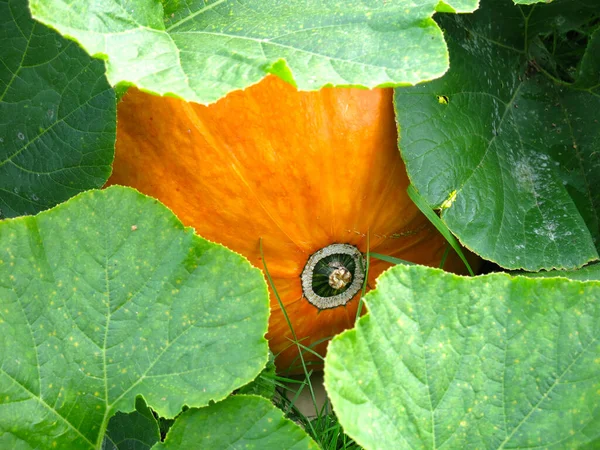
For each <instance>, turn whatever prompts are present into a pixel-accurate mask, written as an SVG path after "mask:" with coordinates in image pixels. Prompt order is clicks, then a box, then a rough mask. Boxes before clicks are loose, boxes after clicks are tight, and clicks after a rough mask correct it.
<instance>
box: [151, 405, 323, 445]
mask: <svg viewBox="0 0 600 450" xmlns="http://www.w3.org/2000/svg"><path fill="white" fill-rule="evenodd" d="M153 448H154V449H155V450H161V449H162V450H176V449H186V450H187V449H190V448H198V449H202V450H213V449H214V450H222V449H225V448H227V449H256V450H263V449H277V450H301V449H314V450H318V448H319V447H318V446H317V444H316V443H315V442H314V441H313V440H312V439H311V438H310V437H309V436H308V435H307V434H306V433H305V432H304V431H303V430H302V429H301V428H300V427H299V426H298V425H296V424H295V423H293V422H292V421H290V420H288V419H285V418H284V417H283V412H282V411H281V410H279V409H277V408H275V407H274V406H273V405H272V404H271V402H269V401H268V400H266V399H264V398H262V397H255V396H250V395H234V396H232V397H229V398H227V399H226V400H223V401H222V402H219V403H217V404H214V405H210V406H208V407H205V408H200V409H190V410H188V411H186V412H184V413H183V414H182V415H181V416H180V417H178V418H177V420H176V421H175V424H174V425H173V426H172V427H171V429H170V430H169V433H168V434H167V438H166V439H165V442H164V443H158V444H156V445H155V446H154V447H153Z"/></svg>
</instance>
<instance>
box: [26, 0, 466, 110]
mask: <svg viewBox="0 0 600 450" xmlns="http://www.w3.org/2000/svg"><path fill="white" fill-rule="evenodd" d="M30 5H31V10H32V12H33V15H34V17H35V18H36V19H38V20H40V21H41V22H43V23H45V24H47V25H49V26H52V27H54V28H56V29H58V30H59V31H60V32H61V33H63V34H64V35H65V36H70V37H73V38H75V39H77V40H78V41H79V42H80V43H81V45H82V46H83V47H84V48H85V49H87V51H88V52H89V53H90V54H92V55H102V56H103V57H104V58H106V59H107V68H108V78H109V80H110V82H111V83H112V84H113V85H116V84H117V83H120V82H122V83H130V84H135V85H136V86H138V87H139V88H142V89H144V90H147V91H150V92H154V93H158V94H174V95H176V96H179V97H182V98H184V99H186V100H191V101H195V102H198V103H211V102H214V101H216V100H217V99H219V98H220V97H223V96H224V95H225V94H227V93H228V92H230V91H233V90H236V89H243V88H246V87H248V86H250V85H252V84H256V83H257V82H258V81H259V80H261V79H262V78H263V77H264V76H265V75H266V74H268V73H273V74H276V75H278V76H280V77H281V78H283V79H285V80H287V81H290V82H292V83H293V84H295V85H297V86H298V88H300V89H301V90H316V89H319V88H321V87H322V86H325V85H344V86H349V85H356V86H367V87H374V86H384V85H388V86H389V85H406V84H415V83H418V82H420V81H423V80H431V79H433V78H437V77H439V76H441V75H442V74H443V73H444V72H445V71H446V70H447V68H448V52H447V49H446V45H445V42H444V38H443V35H442V33H441V31H440V29H439V28H438V26H437V25H436V23H435V22H434V21H433V20H432V19H431V16H432V15H433V14H434V12H435V11H436V9H437V10H440V11H447V12H455V11H456V12H467V11H472V10H474V9H475V8H476V7H477V1H476V0H447V1H446V2H440V1H439V0H421V1H420V2H417V4H415V2H413V1H409V0H397V1H389V2H388V1H382V0H368V1H363V2H354V1H350V0H311V1H308V2H307V1H305V0H288V1H285V2H282V1H279V0H252V1H245V2H239V1H236V0H210V1H204V0H202V1H201V0H189V1H183V2H180V1H175V0H173V1H170V0H169V1H164V2H148V1H146V0H132V1H124V0H94V1H87V2H77V1H69V2H65V1H62V0H31V2H30Z"/></svg>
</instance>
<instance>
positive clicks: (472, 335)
mask: <svg viewBox="0 0 600 450" xmlns="http://www.w3.org/2000/svg"><path fill="white" fill-rule="evenodd" d="M365 302H366V304H367V307H368V310H369V313H368V314H367V315H365V316H364V317H363V318H361V319H360V320H359V323H358V325H357V327H356V329H354V330H349V331H346V332H344V333H342V334H341V335H339V336H337V337H336V338H334V339H333V341H332V342H331V345H330V349H329V352H328V354H327V356H326V359H325V385H326V388H327V392H328V393H329V396H330V398H331V400H332V403H333V407H334V410H335V412H336V414H337V416H338V417H339V419H340V423H341V424H342V425H343V427H344V430H345V431H346V433H348V434H349V435H350V436H351V437H353V438H354V439H355V440H356V441H357V442H358V443H359V444H361V445H362V446H364V448H365V449H378V448H395V449H430V448H447V449H471V448H473V449H474V448H485V449H505V448H556V449H563V448H578V447H579V446H580V445H585V444H586V443H589V442H592V441H594V440H597V439H599V438H600V410H599V409H598V404H599V403H598V402H599V399H600V343H599V338H600V283H598V282H586V283H582V282H579V281H570V280H566V279H564V278H550V279H531V278H524V277H511V276H510V275H508V274H491V275H486V276H480V277H475V278H465V277H460V276H456V275H452V274H448V273H443V272H441V271H440V270H437V269H430V268H425V267H421V266H403V265H399V266H396V267H394V268H392V269H390V270H389V271H387V272H386V273H384V274H383V275H382V276H381V277H380V278H379V280H378V283H377V288H376V289H375V290H374V291H371V293H369V294H368V295H367V297H366V298H365Z"/></svg>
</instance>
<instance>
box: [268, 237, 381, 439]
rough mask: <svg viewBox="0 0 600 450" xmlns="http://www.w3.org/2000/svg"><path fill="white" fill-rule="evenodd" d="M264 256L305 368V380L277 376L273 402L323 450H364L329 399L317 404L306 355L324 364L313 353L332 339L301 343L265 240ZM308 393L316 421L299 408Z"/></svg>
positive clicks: (366, 271)
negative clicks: (277, 284)
mask: <svg viewBox="0 0 600 450" xmlns="http://www.w3.org/2000/svg"><path fill="white" fill-rule="evenodd" d="M367 246H368V239H367ZM260 256H261V259H262V261H263V267H264V271H265V275H266V277H267V281H268V283H269V285H270V286H271V288H272V289H273V293H274V294H275V298H276V299H277V302H278V303H279V306H280V308H281V310H282V311H283V315H284V317H285V320H286V322H287V324H288V326H289V328H290V332H291V334H292V340H291V342H290V345H292V346H296V347H297V349H298V360H299V362H300V366H301V367H302V373H303V376H302V377H301V379H296V378H289V377H286V376H285V375H282V374H279V375H277V376H275V386H276V389H275V395H274V397H273V399H272V401H273V403H274V404H275V406H277V407H278V408H280V409H281V410H282V411H283V412H284V413H285V415H286V417H288V418H289V419H290V420H293V421H294V422H296V423H297V424H298V425H300V426H301V427H302V428H303V429H304V430H305V431H306V432H307V433H308V434H309V435H310V436H311V437H312V438H313V439H314V440H315V442H317V443H318V444H319V446H320V447H321V448H322V449H323V450H346V449H347V450H360V449H361V447H360V446H359V445H358V444H356V443H355V442H354V441H353V440H352V439H351V438H350V437H348V436H347V435H346V434H344V431H343V429H342V426H341V425H340V423H339V422H338V420H337V417H336V415H335V413H334V412H333V410H332V408H331V403H330V402H329V399H328V398H325V402H324V403H323V405H322V406H321V407H319V404H318V403H319V402H318V401H317V396H316V394H315V387H314V386H313V382H312V380H311V378H312V374H313V369H312V368H311V367H310V363H307V362H306V361H305V358H304V355H305V354H306V353H311V354H313V355H316V356H318V358H319V359H320V360H321V361H322V360H323V357H322V356H321V355H319V354H318V353H317V352H315V351H314V350H313V349H312V347H314V346H316V345H318V344H319V343H320V342H323V340H329V339H330V338H326V339H323V340H320V341H317V342H313V343H312V344H311V345H310V346H306V345H304V344H302V342H301V341H299V340H298V337H297V335H296V332H295V331H294V327H293V325H292V322H291V321H290V318H289V316H288V315H287V311H286V309H285V306H284V305H283V302H282V301H281V298H280V297H279V293H278V292H277V288H276V287H275V284H274V283H273V279H272V278H271V274H270V273H269V269H268V267H267V262H266V260H265V257H264V253H263V246H262V239H261V240H260ZM368 256H369V252H368V250H367V263H366V268H365V281H364V285H363V289H362V293H361V297H360V300H359V302H360V303H359V311H360V309H361V307H362V297H363V296H364V294H365V291H366V283H367V275H368V269H369V264H368ZM358 316H359V313H358V312H357V318H358ZM321 365H322V364H321ZM293 366H294V362H292V367H293ZM292 386H294V387H296V388H295V389H294V387H292ZM305 391H308V392H309V396H310V400H311V402H312V406H313V408H314V411H315V416H314V417H312V416H310V417H309V416H306V415H305V414H304V413H303V412H301V411H300V410H299V409H298V407H297V406H296V403H297V402H298V399H299V397H300V395H302V394H303V392H305Z"/></svg>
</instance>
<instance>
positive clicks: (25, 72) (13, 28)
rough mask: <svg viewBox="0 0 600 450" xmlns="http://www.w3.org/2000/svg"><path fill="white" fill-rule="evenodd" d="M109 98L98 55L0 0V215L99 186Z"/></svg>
mask: <svg viewBox="0 0 600 450" xmlns="http://www.w3.org/2000/svg"><path fill="white" fill-rule="evenodd" d="M115 120H116V101H115V95H114V92H113V90H112V89H111V88H110V86H109V85H108V82H107V81H106V78H105V76H104V65H103V64H102V62H100V61H98V60H95V59H93V58H91V57H90V56H88V55H87V54H86V53H85V52H84V51H83V50H82V49H80V48H79V46H78V45H77V44H76V43H74V42H72V41H69V40H67V39H65V38H63V37H61V36H60V35H59V34H58V33H56V32H55V31H53V30H50V29H49V28H47V27H46V26H44V25H42V24H40V23H37V22H35V21H34V20H33V19H32V18H31V15H30V13H29V9H28V7H27V2H26V0H0V218H4V217H15V216H19V215H22V214H35V213H37V212H39V211H42V210H44V209H47V208H49V207H52V206H54V205H56V204H57V203H60V202H62V201H64V200H67V199H68V198H69V197H72V196H73V195H76V194H77V193H79V192H81V191H83V190H86V189H92V188H98V187H100V186H102V185H103V184H104V183H105V182H106V179H107V178H108V176H109V174H110V165H111V163H112V159H113V155H114V142H115V131H116V123H115Z"/></svg>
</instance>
